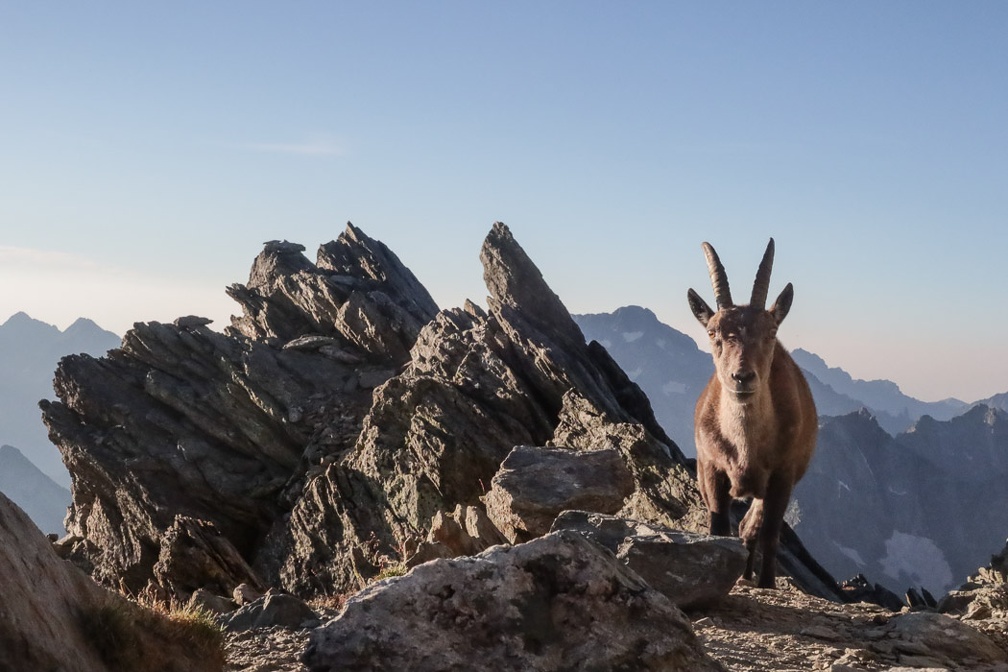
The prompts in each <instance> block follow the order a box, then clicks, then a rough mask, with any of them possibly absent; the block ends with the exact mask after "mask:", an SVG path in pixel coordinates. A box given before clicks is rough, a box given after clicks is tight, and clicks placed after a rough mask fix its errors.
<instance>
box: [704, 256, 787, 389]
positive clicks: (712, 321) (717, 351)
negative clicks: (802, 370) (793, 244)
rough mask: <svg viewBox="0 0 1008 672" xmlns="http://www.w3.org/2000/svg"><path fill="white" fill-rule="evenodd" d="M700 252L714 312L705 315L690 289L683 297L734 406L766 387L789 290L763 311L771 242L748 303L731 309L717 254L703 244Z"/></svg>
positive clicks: (771, 262) (770, 257)
mask: <svg viewBox="0 0 1008 672" xmlns="http://www.w3.org/2000/svg"><path fill="white" fill-rule="evenodd" d="M703 249H704V254H705V255H706V256H707V266H708V269H709V270H710V275H711V283H712V284H713V286H714V294H715V298H716V300H717V306H718V310H717V312H715V311H713V310H711V308H710V306H708V305H707V303H706V302H705V301H704V300H703V299H702V298H700V295H699V294H697V293H696V292H695V291H694V290H692V289H691V290H689V293H688V297H689V304H690V309H691V310H692V311H693V315H695V316H696V318H697V320H699V321H700V324H702V325H703V326H704V327H705V328H706V329H707V335H708V336H709V337H710V344H711V353H712V355H713V357H714V368H715V370H716V372H717V377H718V380H719V381H720V382H721V387H722V389H724V390H725V391H726V392H728V393H729V394H731V395H732V397H733V398H734V399H735V400H736V401H738V402H741V403H746V402H748V401H750V400H752V399H753V398H754V397H755V396H756V395H757V393H759V392H760V391H761V390H765V389H766V388H767V386H768V384H769V379H770V367H771V366H772V364H773V357H774V351H775V349H776V344H777V327H778V326H780V323H781V322H783V321H784V318H785V317H786V316H787V313H788V310H790V308H791V300H792V299H793V298H794V288H793V287H792V286H791V284H790V283H788V285H787V287H785V288H784V291H782V292H781V294H780V296H779V297H777V301H775V302H774V305H773V306H772V307H771V308H770V309H769V310H767V309H766V308H765V305H766V295H767V286H768V285H769V282H770V269H771V267H772V266H773V253H774V242H773V239H772V238H771V239H770V243H769V244H768V245H767V249H766V252H765V253H764V254H763V261H762V263H761V264H760V268H759V271H757V273H756V283H755V285H754V286H753V293H752V300H751V301H750V303H749V305H747V306H736V305H735V304H734V303H732V299H731V292H730V291H729V289H728V277H727V275H726V274H725V271H724V266H722V265H721V260H720V259H718V256H717V253H716V252H715V251H714V248H713V247H711V246H710V245H709V244H707V243H704V244H703Z"/></svg>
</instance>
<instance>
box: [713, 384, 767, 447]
mask: <svg viewBox="0 0 1008 672" xmlns="http://www.w3.org/2000/svg"><path fill="white" fill-rule="evenodd" d="M719 415H720V421H721V431H722V432H723V433H724V434H725V438H727V439H728V440H729V441H731V443H733V444H735V447H736V449H737V450H738V451H739V456H738V457H739V459H740V460H742V461H744V462H747V461H748V457H749V455H748V454H749V453H751V451H753V450H758V449H759V446H761V445H766V444H767V443H768V442H772V441H773V440H774V436H775V435H776V433H777V423H776V419H775V417H774V410H773V399H772V398H771V395H770V390H769V389H765V388H764V389H761V390H759V391H758V392H756V393H755V394H753V395H752V396H751V397H750V398H748V399H747V400H746V401H745V402H740V401H738V400H737V399H735V398H734V397H733V396H732V395H731V394H730V393H728V392H726V391H725V390H722V392H721V403H720V409H719Z"/></svg>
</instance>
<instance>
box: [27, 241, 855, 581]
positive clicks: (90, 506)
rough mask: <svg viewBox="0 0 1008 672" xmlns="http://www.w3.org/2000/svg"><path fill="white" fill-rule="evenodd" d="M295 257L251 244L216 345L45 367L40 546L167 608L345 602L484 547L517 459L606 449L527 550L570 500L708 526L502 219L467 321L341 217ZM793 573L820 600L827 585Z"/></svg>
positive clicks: (194, 335) (646, 413) (159, 343)
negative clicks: (602, 487) (606, 486)
mask: <svg viewBox="0 0 1008 672" xmlns="http://www.w3.org/2000/svg"><path fill="white" fill-rule="evenodd" d="M302 250H303V248H302V247H301V246H300V245H297V244H293V243H288V242H277V241H273V242H270V243H267V244H266V245H265V247H264V250H263V252H262V253H261V254H260V255H259V256H258V257H257V258H256V260H255V262H254V263H253V266H252V270H251V272H250V276H249V281H248V282H247V283H246V284H244V285H233V286H232V287H231V288H230V289H229V294H230V295H231V296H232V297H233V298H235V299H236V300H237V301H239V303H240V304H241V306H242V309H243V314H242V315H241V316H240V317H235V318H233V319H232V325H231V326H230V327H229V328H228V329H227V331H226V333H225V334H221V333H217V332H214V331H211V330H210V329H209V328H208V326H207V324H206V321H205V320H202V319H200V318H198V317H187V318H180V319H179V320H177V321H176V322H175V323H173V324H159V323H150V324H137V325H135V327H134V329H133V330H131V331H130V332H129V333H128V334H127V335H126V336H125V338H124V339H123V344H122V347H121V348H120V349H118V350H115V351H112V352H110V353H109V354H108V355H107V356H106V357H104V358H100V359H96V358H92V357H87V356H74V357H69V358H65V359H64V360H63V361H62V362H61V363H60V366H59V368H58V370H57V372H56V380H55V388H56V391H57V394H58V396H59V401H55V402H43V403H42V408H43V415H44V419H45V421H46V423H47V425H48V427H49V430H50V436H51V438H52V439H53V441H54V442H55V443H56V444H57V445H58V446H59V448H60V450H61V452H62V454H63V457H64V460H65V462H66V463H67V466H68V467H69V469H70V471H71V473H72V475H73V497H74V501H73V505H72V507H71V509H70V514H69V516H68V519H67V520H68V531H69V532H70V536H69V537H68V538H67V539H65V540H63V541H62V542H61V544H60V546H61V549H62V551H63V552H64V553H65V554H66V555H67V556H68V557H70V558H72V559H74V560H75V561H76V562H77V563H78V564H80V565H81V566H83V567H86V568H88V569H89V571H91V572H92V574H93V575H94V576H95V577H96V578H98V579H99V580H102V581H105V582H107V583H111V584H115V585H122V586H125V587H126V588H128V589H130V590H132V591H139V590H143V589H145V588H149V589H152V590H155V591H164V592H166V593H169V594H171V595H174V596H177V597H179V598H180V599H186V598H188V596H189V593H190V592H193V591H195V590H197V589H199V588H209V589H210V590H211V591H212V592H215V593H217V594H223V595H230V594H231V592H232V591H233V590H234V588H235V586H237V585H239V584H241V583H250V584H253V585H258V586H260V587H262V588H265V587H269V586H272V587H277V588H281V589H283V590H286V591H289V592H292V593H295V594H298V595H301V596H311V595H330V594H337V593H347V592H353V591H355V590H357V589H359V588H361V587H362V586H364V585H365V584H366V583H368V581H370V580H371V579H373V578H374V577H376V576H377V575H379V573H381V572H382V571H383V570H384V569H386V568H388V567H389V566H393V565H395V566H398V565H408V566H412V565H416V564H418V563H419V562H420V561H421V560H424V559H429V558H432V557H445V556H446V555H453V554H456V553H472V552H477V551H478V550H482V549H483V548H485V547H486V546H487V545H488V544H491V543H496V541H499V538H500V537H499V534H500V531H496V530H490V529H488V523H487V521H488V518H487V516H486V515H485V511H486V505H485V504H484V499H483V498H484V496H485V495H487V493H488V490H490V489H491V488H492V485H493V482H494V478H495V475H496V474H498V471H499V469H500V467H501V464H502V462H504V461H505V458H506V457H507V456H508V455H509V454H510V453H511V451H512V450H513V449H514V448H515V446H537V447H539V448H536V449H534V450H536V451H539V455H540V457H543V458H544V461H547V462H548V460H545V458H546V457H548V456H552V455H568V456H575V457H576V459H596V458H597V457H598V456H600V455H603V456H605V459H606V460H607V462H606V465H608V466H605V467H604V468H605V469H606V470H607V471H608V472H609V474H608V476H609V477H610V478H612V477H613V476H618V478H616V488H615V490H613V491H612V492H610V493H609V494H608V495H606V496H605V497H604V498H603V499H604V500H605V501H604V502H603V499H598V500H596V501H595V502H594V503H591V504H586V503H585V501H581V503H578V501H579V500H578V499H577V496H578V495H579V494H582V493H578V492H576V490H577V488H572V489H571V493H570V494H572V495H574V498H573V499H569V500H568V501H567V503H564V504H558V503H553V504H551V505H550V506H548V507H546V508H542V509H541V510H540V515H539V519H538V520H537V521H535V522H534V523H529V526H528V527H525V528H523V529H524V531H523V532H522V535H525V536H523V538H531V537H532V536H534V535H536V534H541V533H544V532H545V531H546V530H547V529H548V527H549V524H550V522H551V519H552V517H553V516H555V513H558V512H559V510H561V509H562V508H564V507H566V506H569V505H571V504H572V503H573V504H576V505H578V506H582V507H585V506H595V507H597V508H600V509H603V510H605V511H607V512H611V513H615V514H617V515H620V516H624V517H628V518H633V519H636V520H641V521H647V522H650V523H653V524H661V525H665V526H669V527H677V528H680V529H687V530H694V531H699V530H701V529H703V527H705V525H706V514H705V512H704V509H703V505H702V504H701V502H700V498H699V494H698V492H697V489H696V485H695V481H694V477H693V474H692V472H691V470H690V467H689V465H688V463H687V461H686V460H685V458H684V457H683V455H682V453H681V452H680V451H679V450H678V448H677V447H676V445H675V444H674V443H673V442H672V441H671V440H670V439H669V438H668V437H667V436H666V434H665V432H664V431H663V430H662V428H661V427H660V426H659V425H658V423H657V422H656V420H655V417H654V414H653V412H652V410H651V406H650V403H649V402H648V400H647V398H646V397H645V396H644V394H643V393H642V392H641V390H640V388H639V387H637V385H635V384H634V383H633V382H632V381H631V380H630V379H629V378H628V377H627V375H626V374H625V373H624V372H623V371H622V370H621V369H620V368H619V366H617V365H616V363H615V362H614V361H613V359H612V358H611V357H610V356H609V354H608V353H607V352H606V350H605V349H604V348H603V347H601V346H600V345H598V344H597V343H594V342H593V343H590V344H587V343H585V339H584V337H583V335H582V334H581V331H580V329H579V328H578V326H577V325H576V324H575V322H574V321H573V319H572V318H571V316H570V314H569V313H568V312H567V310H566V308H564V306H563V304H562V302H561V301H560V299H559V298H558V297H557V296H556V295H555V294H554V293H553V292H552V291H551V290H550V288H549V287H548V286H547V284H546V283H545V281H544V280H543V278H542V275H541V273H540V272H539V271H538V269H537V268H536V267H535V265H534V264H533V263H532V261H531V260H530V259H529V258H528V256H527V255H526V254H525V252H524V251H523V250H522V248H521V247H520V246H519V245H518V243H517V242H516V241H515V240H514V238H513V237H512V235H511V232H510V231H509V230H508V229H507V227H506V226H504V225H503V224H500V223H498V224H495V225H494V226H493V228H492V230H491V231H490V233H489V235H488V236H487V238H486V240H485V242H484V245H483V248H482V251H481V255H480V256H481V259H482V261H483V265H484V279H485V281H486V284H487V287H488V289H489V292H490V296H489V297H488V298H487V308H486V309H483V308H480V307H479V306H477V305H475V304H473V303H471V302H467V303H466V305H465V306H463V307H461V308H453V309H448V310H442V311H440V312H437V308H436V306H435V305H434V302H433V301H432V300H431V298H430V296H429V295H428V294H427V292H426V290H424V289H423V287H422V286H421V285H420V284H419V283H418V282H417V281H416V278H415V277H413V275H412V273H410V272H409V271H408V269H406V268H405V267H404V266H403V265H402V263H401V262H400V261H399V260H398V259H397V258H396V256H395V255H394V254H393V253H392V252H391V251H389V250H388V249H387V248H386V247H385V246H384V245H382V244H381V243H379V242H377V241H374V240H372V239H370V238H368V237H367V236H366V235H365V234H363V233H362V232H361V231H360V230H359V229H357V228H355V227H353V226H352V225H348V226H347V229H346V231H345V232H344V233H343V234H342V235H341V236H340V237H339V238H338V240H336V241H334V242H331V243H328V244H326V245H323V246H322V247H321V248H320V249H319V252H318V255H317V260H316V261H315V262H314V263H313V262H311V261H309V260H308V259H307V258H305V257H304V256H303V254H302ZM543 473H544V474H545V477H547V478H553V479H554V481H555V483H558V484H559V483H561V482H563V479H564V476H563V472H562V470H560V471H557V470H553V471H552V472H550V470H548V469H546V470H544V472H543ZM567 480H568V481H570V479H569V478H568V479H567ZM578 483H583V482H582V481H578ZM570 484H571V485H573V482H570ZM547 509H548V511H547ZM617 509H618V510H617ZM526 513H527V511H526ZM522 517H523V518H525V519H530V518H529V516H527V515H525V513H522ZM449 519H451V520H452V521H453V522H454V524H455V528H456V529H454V530H452V529H449V528H451V527H452V523H451V522H449ZM463 521H464V524H463ZM523 524H524V523H523ZM489 527H492V526H489ZM505 527H506V526H505ZM514 538H515V539H518V535H515V536H514ZM799 547H800V544H798V542H797V541H792V542H790V543H789V544H787V543H786V544H785V545H784V550H783V551H782V553H783V554H784V556H787V555H788V554H789V553H791V556H790V557H792V558H793V557H796V556H794V554H793V552H792V551H793V550H794V549H796V548H799ZM789 549H790V550H789ZM418 551H419V552H418ZM784 556H782V557H784ZM784 559H785V560H786V557H784ZM802 562H803V561H801V560H798V561H796V562H792V564H791V566H792V567H795V566H798V565H801V563H802ZM793 573H795V574H796V575H800V576H802V577H804V578H802V579H801V581H802V582H803V585H806V584H807V585H808V587H809V588H810V589H811V590H814V591H816V593H817V594H823V595H835V594H836V588H835V585H833V584H832V582H831V580H830V579H829V578H828V577H826V578H825V579H823V578H822V577H816V576H814V575H813V574H809V573H806V574H804V575H802V574H801V573H800V572H793ZM808 577H812V578H811V579H808Z"/></svg>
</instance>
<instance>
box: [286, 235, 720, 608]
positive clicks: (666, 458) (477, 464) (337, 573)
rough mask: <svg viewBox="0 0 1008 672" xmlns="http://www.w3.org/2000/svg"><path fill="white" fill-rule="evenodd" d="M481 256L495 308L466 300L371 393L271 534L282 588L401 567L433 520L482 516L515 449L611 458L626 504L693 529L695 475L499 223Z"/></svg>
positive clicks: (351, 580) (334, 582) (356, 582)
mask: <svg viewBox="0 0 1008 672" xmlns="http://www.w3.org/2000/svg"><path fill="white" fill-rule="evenodd" d="M481 258H482V259H483V262H484V277H485V279H486V283H487V287H488V288H489V289H490V292H491V296H489V297H488V299H487V302H488V306H489V309H488V310H483V309H482V308H480V307H479V306H476V305H475V304H473V303H471V302H469V303H467V304H466V305H465V306H464V307H463V308H459V309H451V310H444V311H442V312H440V313H438V315H437V316H435V318H434V319H433V320H432V321H431V322H430V323H428V324H427V325H426V326H425V327H424V328H423V329H421V331H420V334H419V336H418V338H417V342H416V344H415V345H414V347H413V349H412V351H411V359H410V361H409V362H408V363H407V364H406V366H405V367H404V368H403V370H402V372H401V373H399V374H398V375H397V376H395V377H393V378H392V379H390V380H389V381H388V382H387V383H385V384H384V385H382V386H381V387H380V388H378V389H377V390H376V391H375V395H374V403H373V405H372V408H371V411H370V413H369V414H368V416H367V417H366V418H365V420H364V426H363V429H362V431H361V434H360V438H359V440H358V442H357V445H356V447H355V450H354V451H353V452H352V453H351V454H348V455H347V456H346V458H345V459H344V460H341V461H339V462H337V463H333V464H331V465H330V466H329V467H328V468H327V469H326V471H325V473H323V474H321V475H319V476H318V477H316V478H314V479H312V480H310V481H309V482H308V484H307V485H306V488H305V492H304V495H303V496H302V497H301V499H300V500H299V501H298V503H297V504H296V505H295V507H294V509H293V510H292V512H291V515H290V519H289V524H288V525H287V526H286V527H285V528H284V529H283V530H281V531H280V534H279V536H278V539H279V541H280V543H279V544H278V547H280V548H282V549H285V555H284V556H283V557H282V558H280V566H279V570H278V571H279V575H280V578H281V582H282V583H283V585H284V587H285V588H287V589H288V590H293V591H295V592H301V593H306V592H312V591H315V590H317V587H316V586H317V585H318V584H319V583H321V584H325V585H330V586H337V587H339V588H341V589H343V590H347V589H354V588H357V587H360V586H361V585H362V584H363V583H364V582H365V581H366V579H367V578H368V577H371V576H375V575H377V574H378V573H379V572H380V570H381V568H382V567H383V566H386V565H387V564H389V563H390V562H394V561H395V560H396V559H397V558H399V557H401V556H407V557H408V556H409V555H411V554H412V553H413V551H414V549H415V548H417V547H418V546H419V545H420V544H421V543H422V542H423V541H424V540H426V538H427V536H428V533H429V531H430V529H431V527H432V524H433V521H434V520H435V519H436V518H437V517H438V516H439V515H442V514H444V513H446V512H450V511H453V510H455V508H456V507H458V506H462V507H467V506H478V507H481V508H482V507H483V503H482V501H481V497H482V496H483V495H484V494H485V493H486V491H487V489H488V488H490V487H491V483H492V479H493V477H494V475H495V474H496V473H497V471H498V469H499V467H500V465H501V463H502V462H503V461H504V459H505V458H506V456H507V455H508V454H509V453H510V452H511V451H512V449H513V448H514V447H515V446H519V445H539V446H543V445H561V444H562V445H564V446H565V447H569V448H573V449H581V450H598V449H610V450H613V451H615V452H616V453H617V454H618V456H619V458H620V459H622V460H623V461H624V463H625V465H626V469H627V470H628V471H629V473H630V474H631V475H632V482H630V484H629V488H628V492H629V493H630V495H631V496H630V497H629V498H628V502H630V501H632V502H635V503H637V504H638V505H641V506H645V505H646V507H647V508H648V510H650V511H653V512H655V514H656V515H660V516H664V517H665V518H666V519H668V520H675V521H681V522H682V521H685V520H690V521H691V520H693V518H688V517H687V513H689V512H691V511H695V510H696V509H697V507H699V497H698V495H697V492H696V488H695V485H694V484H693V481H692V475H691V474H690V472H689V471H688V469H687V468H686V467H685V459H684V458H683V456H682V454H681V453H680V451H679V450H678V448H677V447H676V446H675V445H674V444H672V443H671V441H670V440H668V439H667V437H666V436H665V434H664V432H662V430H661V428H660V427H659V426H658V425H657V423H656V422H655V420H654V415H653V413H652V412H651V408H650V404H649V402H648V401H647V398H646V397H645V396H644V395H643V393H641V391H640V389H639V388H637V387H636V385H634V384H633V383H632V382H630V381H629V379H628V378H626V376H625V374H623V372H622V371H621V370H620V369H619V367H618V366H616V365H615V364H614V363H613V362H612V360H611V359H610V358H609V357H608V355H607V354H606V353H605V350H604V349H602V348H600V347H599V346H597V345H594V346H591V345H588V344H586V343H585V341H584V337H583V336H582V335H581V333H580V330H579V329H578V327H577V325H576V324H575V323H574V321H573V320H572V319H571V317H570V314H569V313H568V312H567V310H566V309H565V308H564V307H563V304H562V303H561V302H560V300H559V299H558V298H556V296H555V294H553V292H552V291H551V290H550V288H549V287H548V286H547V285H546V283H545V281H544V280H543V278H542V275H541V273H540V272H539V270H538V269H537V268H536V267H535V265H534V264H533V263H532V262H531V260H530V259H529V258H528V257H527V255H525V252H524V251H523V250H522V249H521V247H520V246H519V245H518V244H517V242H515V240H514V238H513V237H512V236H511V233H510V231H509V230H508V229H507V227H505V226H504V225H503V224H499V223H498V224H495V225H494V227H493V229H492V230H491V232H490V234H489V235H488V236H487V239H486V241H485V242H484V245H483V250H482V253H481ZM670 484H672V485H670ZM695 519H696V520H699V519H700V516H695ZM319 521H325V522H324V523H323V524H321V525H320V524H319ZM547 528H548V524H547V525H546V526H544V527H543V529H542V530H541V531H542V532H545V531H546V529H547ZM348 546H350V547H352V548H354V549H355V551H354V552H353V553H347V552H346V550H345V549H346V548H347V547H348ZM424 557H427V556H424Z"/></svg>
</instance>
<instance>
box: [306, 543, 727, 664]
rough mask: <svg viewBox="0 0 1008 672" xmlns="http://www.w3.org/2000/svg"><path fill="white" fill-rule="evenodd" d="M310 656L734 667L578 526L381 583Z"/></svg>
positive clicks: (317, 636)
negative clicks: (723, 663) (704, 644)
mask: <svg viewBox="0 0 1008 672" xmlns="http://www.w3.org/2000/svg"><path fill="white" fill-rule="evenodd" d="M304 662H305V663H306V664H307V666H308V668H309V669H310V670H312V672H330V671H331V672H335V671H336V670H340V671H344V670H345V671H348V672H349V671H352V670H376V669H387V670H399V669H402V670H405V669H414V670H428V671H430V672H435V671H437V670H446V671H447V670H473V669H485V668H486V667H487V666H488V665H490V666H492V668H493V669H495V670H522V671H531V672H546V671H548V670H549V671H551V670H577V669H599V670H673V669H676V670H685V669H689V670H698V671H702V670H723V669H724V668H723V667H722V666H721V665H719V664H718V663H716V662H715V661H713V660H712V659H710V658H709V657H708V656H707V655H706V653H704V651H703V647H702V646H701V645H700V643H699V641H698V640H697V638H696V636H695V635H694V633H693V629H692V627H691V626H690V623H689V621H688V620H687V619H686V618H685V617H684V616H683V615H682V613H681V612H680V611H679V610H678V609H676V608H675V606H673V605H672V603H671V602H670V601H669V600H668V599H667V598H665V597H664V596H663V595H661V594H660V593H658V592H657V591H655V590H654V589H652V588H651V587H650V586H648V585H647V583H645V582H644V581H643V580H641V578H640V577H639V576H637V575H636V574H635V573H634V572H632V571H630V570H628V569H627V568H626V567H625V566H624V565H622V564H621V563H620V562H618V561H617V560H616V559H615V558H614V557H613V556H612V555H611V554H609V553H607V552H605V551H604V550H603V549H602V548H601V547H599V546H597V545H595V544H593V543H592V542H590V541H588V540H587V539H585V538H584V537H582V536H581V535H579V534H577V533H574V532H558V533H555V534H550V535H548V536H545V537H540V538H539V539H536V540H534V541H531V542H528V543H525V544H520V545H518V546H513V547H504V546H499V547H496V548H493V549H491V550H489V551H487V552H485V553H483V554H481V555H478V556H476V557H469V558H459V559H455V560H436V561H433V562H429V563H426V564H424V565H421V566H419V567H417V568H415V569H414V570H412V572H410V573H409V574H408V575H406V576H404V577H401V578H398V579H391V580H387V581H381V582H379V583H377V584H375V585H373V586H371V587H369V588H367V589H365V590H364V591H361V592H360V593H359V594H357V595H356V596H355V597H353V598H352V599H351V600H350V602H348V604H347V606H346V608H345V610H344V611H343V612H342V613H341V614H340V616H338V617H337V618H336V619H334V620H333V621H331V622H329V623H328V624H326V625H324V626H322V627H320V628H319V629H317V630H316V631H315V632H314V633H313V634H312V637H311V643H310V644H309V647H308V650H307V652H306V654H305V657H304Z"/></svg>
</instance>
